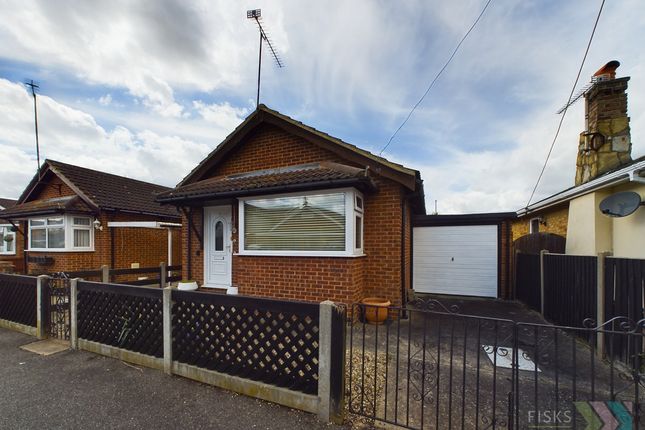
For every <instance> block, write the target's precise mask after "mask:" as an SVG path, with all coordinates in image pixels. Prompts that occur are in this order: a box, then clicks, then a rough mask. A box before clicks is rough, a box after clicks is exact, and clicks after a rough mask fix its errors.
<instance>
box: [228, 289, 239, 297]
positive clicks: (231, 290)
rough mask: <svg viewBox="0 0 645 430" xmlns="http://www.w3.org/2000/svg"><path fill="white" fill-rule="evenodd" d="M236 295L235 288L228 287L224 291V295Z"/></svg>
mask: <svg viewBox="0 0 645 430" xmlns="http://www.w3.org/2000/svg"><path fill="white" fill-rule="evenodd" d="M237 293H238V291H237V287H228V288H227V289H226V294H229V295H231V296H237Z"/></svg>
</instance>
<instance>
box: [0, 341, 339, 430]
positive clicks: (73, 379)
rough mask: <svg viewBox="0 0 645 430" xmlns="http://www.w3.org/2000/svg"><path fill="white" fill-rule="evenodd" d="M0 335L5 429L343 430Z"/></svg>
mask: <svg viewBox="0 0 645 430" xmlns="http://www.w3.org/2000/svg"><path fill="white" fill-rule="evenodd" d="M34 340H35V339H34V338H33V337H30V336H27V335H23V334H20V333H16V332H12V331H9V330H5V329H0V357H1V359H2V360H1V363H2V364H1V366H0V429H12V430H14V429H16V430H18V429H40V428H47V429H103V428H110V429H150V428H154V429H220V428H221V429H227V430H232V429H301V428H306V429H311V430H313V429H323V428H325V429H338V428H341V427H337V426H333V425H327V424H323V423H321V422H319V421H318V419H317V417H316V416H315V415H312V414H308V413H305V412H301V411H296V410H293V409H289V408H286V407H283V406H279V405H276V404H272V403H268V402H264V401H261V400H256V399H252V398H250V397H246V396H242V395H237V394H235V393H232V392H229V391H225V390H221V389H219V388H216V387H212V386H209V385H205V384H200V383H198V382H194V381H190V380H188V379H184V378H181V377H178V376H168V375H165V374H164V373H163V372H160V371H158V370H153V369H147V368H143V367H138V366H132V365H130V364H125V363H123V362H122V361H119V360H115V359H112V358H107V357H103V356H99V355H95V354H92V353H88V352H84V351H71V350H67V351H63V352H59V353H57V354H53V355H49V356H42V355H38V354H34V353H32V352H28V351H24V350H22V349H20V346H22V345H25V344H28V343H30V342H34Z"/></svg>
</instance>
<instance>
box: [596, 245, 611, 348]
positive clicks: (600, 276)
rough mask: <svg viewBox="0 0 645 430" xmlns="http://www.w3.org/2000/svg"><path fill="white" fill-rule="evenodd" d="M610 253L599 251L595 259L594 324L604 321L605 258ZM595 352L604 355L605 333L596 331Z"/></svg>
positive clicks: (600, 323) (598, 324)
mask: <svg viewBox="0 0 645 430" xmlns="http://www.w3.org/2000/svg"><path fill="white" fill-rule="evenodd" d="M610 255H611V252H599V253H598V259H597V260H596V264H597V267H596V283H597V288H596V294H597V295H596V325H597V326H600V325H602V323H604V322H605V288H606V285H605V259H606V258H607V257H608V256H610ZM596 341H597V342H596V352H597V354H598V357H600V358H602V357H604V356H605V335H604V334H603V333H601V332H599V333H598V336H597V338H596Z"/></svg>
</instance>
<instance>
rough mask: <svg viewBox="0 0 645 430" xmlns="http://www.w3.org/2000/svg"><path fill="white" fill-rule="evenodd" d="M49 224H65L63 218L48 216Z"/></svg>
mask: <svg viewBox="0 0 645 430" xmlns="http://www.w3.org/2000/svg"><path fill="white" fill-rule="evenodd" d="M47 225H63V218H62V217H61V218H47Z"/></svg>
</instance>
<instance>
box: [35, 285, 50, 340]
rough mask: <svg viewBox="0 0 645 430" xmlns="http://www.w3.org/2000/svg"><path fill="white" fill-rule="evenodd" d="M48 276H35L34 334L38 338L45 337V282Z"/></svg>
mask: <svg viewBox="0 0 645 430" xmlns="http://www.w3.org/2000/svg"><path fill="white" fill-rule="evenodd" d="M48 281H49V276H47V275H40V276H38V278H36V335H37V336H38V339H46V338H47V300H48V299H49V294H47V282H48Z"/></svg>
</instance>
